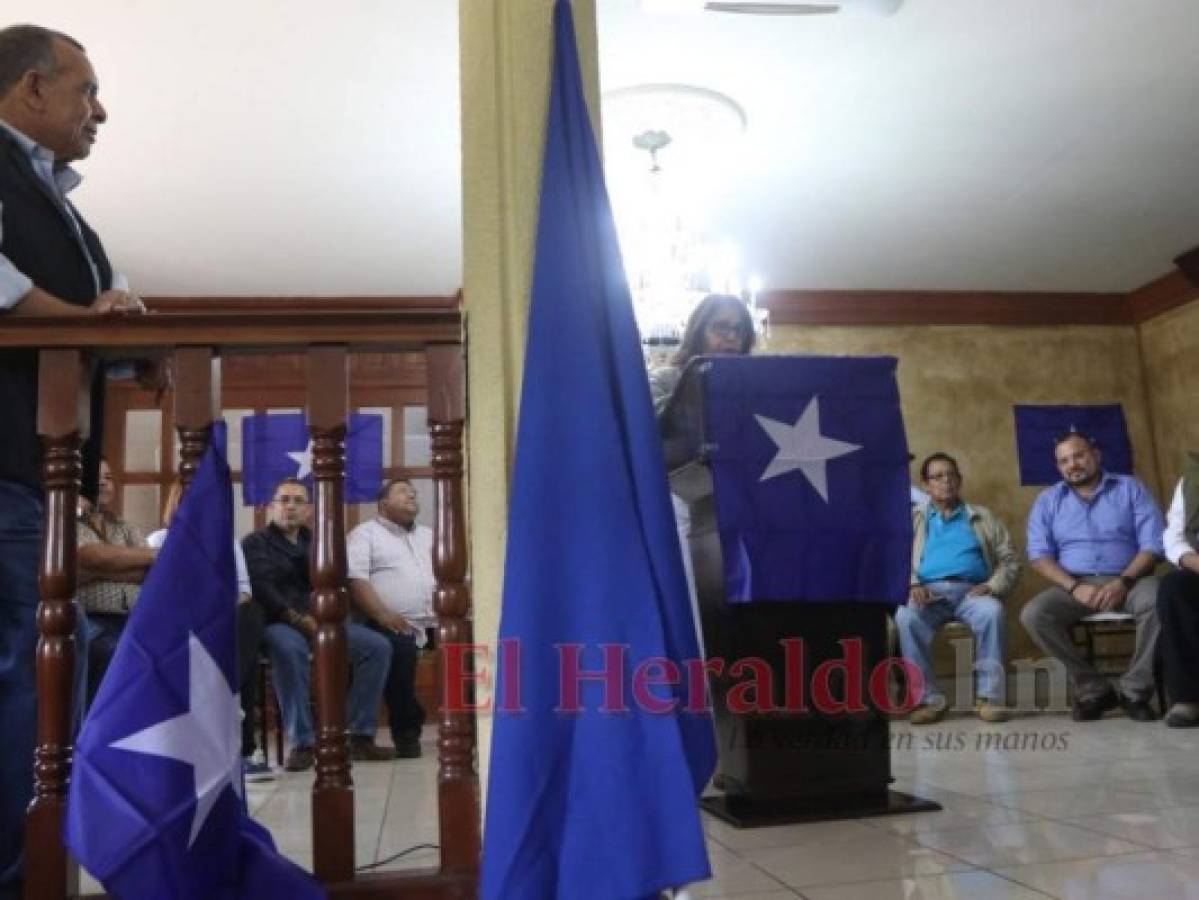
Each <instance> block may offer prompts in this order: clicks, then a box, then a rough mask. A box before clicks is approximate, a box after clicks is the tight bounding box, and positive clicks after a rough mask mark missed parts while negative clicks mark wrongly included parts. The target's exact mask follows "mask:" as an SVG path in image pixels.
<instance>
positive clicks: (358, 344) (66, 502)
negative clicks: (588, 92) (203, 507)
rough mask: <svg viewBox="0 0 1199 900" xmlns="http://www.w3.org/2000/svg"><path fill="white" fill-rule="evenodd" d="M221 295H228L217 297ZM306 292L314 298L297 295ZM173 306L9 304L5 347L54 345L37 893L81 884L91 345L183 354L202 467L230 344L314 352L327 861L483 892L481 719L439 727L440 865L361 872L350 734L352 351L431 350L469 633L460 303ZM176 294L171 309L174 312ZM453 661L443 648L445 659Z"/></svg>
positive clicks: (322, 873)
mask: <svg viewBox="0 0 1199 900" xmlns="http://www.w3.org/2000/svg"><path fill="white" fill-rule="evenodd" d="M217 305H220V304H217ZM300 306H301V307H304V304H300ZM313 306H314V305H313V304H307V308H300V309H291V310H289V309H286V308H284V305H283V304H281V303H267V304H264V308H262V309H253V310H248V309H244V308H233V307H234V304H225V305H224V308H223V309H213V310H211V311H209V310H197V309H195V308H192V307H187V308H186V309H180V308H178V307H175V308H171V305H170V304H169V303H168V304H164V305H163V306H162V307H161V308H160V310H158V311H154V312H152V313H150V314H148V315H145V316H139V317H131V318H127V319H126V318H115V317H95V318H89V317H80V318H70V319H62V318H55V319H34V318H29V319H20V318H7V319H5V320H4V322H3V327H2V328H0V347H26V348H36V349H38V350H40V351H41V353H40V357H41V366H40V371H41V378H40V382H39V398H38V401H39V419H38V429H39V432H40V433H41V434H42V435H43V442H44V444H45V447H46V454H45V458H44V461H43V473H44V476H45V481H46V487H47V507H46V508H47V517H48V522H47V527H46V529H45V536H44V539H43V552H42V556H41V558H42V563H41V573H40V579H39V580H40V584H41V590H42V597H41V603H40V605H39V609H38V628H39V641H38V668H37V676H38V684H37V691H38V708H39V712H38V737H37V741H38V746H37V750H36V763H37V765H36V775H35V779H36V786H35V800H34V803H33V804H32V805H31V807H30V813H29V818H28V828H27V835H28V839H27V845H26V884H27V887H26V897H30V898H32V897H36V898H37V900H59V898H64V900H65V898H66V897H68V896H70V895H71V893H72V892H73V890H74V882H73V880H72V879H73V873H72V872H71V871H70V867H69V866H68V864H67V858H66V854H65V852H64V850H63V847H62V844H61V839H60V837H59V836H60V835H61V833H62V822H63V819H64V816H65V807H66V790H67V779H68V776H69V767H70V761H71V752H72V747H71V745H70V741H71V737H70V694H71V684H72V682H73V672H74V666H75V659H74V657H75V648H74V620H75V617H76V614H77V610H76V606H75V601H74V600H73V599H72V597H73V594H74V589H75V573H74V560H75V528H74V508H75V503H74V501H75V497H76V495H77V491H78V486H79V476H80V463H79V442H80V435H81V434H84V433H86V431H87V426H88V423H87V422H86V421H84V419H85V418H86V404H79V403H78V393H79V389H80V386H81V384H83V383H84V381H83V380H82V372H83V365H82V359H83V355H82V354H83V353H84V352H86V353H91V354H96V355H101V356H106V357H123V358H129V357H136V356H163V355H168V354H171V355H173V366H174V371H175V379H176V385H175V390H176V397H175V404H174V408H175V425H176V428H177V430H178V432H179V435H180V439H181V449H182V452H181V460H180V474H181V476H182V477H183V478H184V480H185V481H188V480H190V478H191V476H192V475H193V474H194V472H195V469H196V467H197V465H198V462H199V459H200V457H201V455H202V454H203V451H204V449H205V447H206V445H207V443H208V440H209V439H210V436H211V425H212V422H213V420H214V419H215V418H217V417H218V416H219V415H220V407H219V397H220V387H219V385H220V359H221V357H223V356H228V355H230V354H248V353H256V354H276V353H303V354H306V355H307V357H308V364H309V378H308V403H307V407H308V413H309V422H310V431H311V434H312V437H313V441H314V449H315V458H314V471H315V475H316V479H317V488H316V509H315V514H316V521H315V523H314V529H313V530H314V535H315V542H314V547H313V559H312V563H311V565H312V573H313V587H314V605H313V609H314V612H315V614H316V618H317V620H318V623H319V625H318V635H317V641H316V649H315V653H314V665H315V672H314V678H313V690H314V697H315V700H316V708H317V722H316V725H317V736H318V746H317V757H318V772H317V779H316V782H315V783H314V787H313V812H314V815H313V840H314V856H313V859H314V868H315V872H316V875H317V877H318V878H320V879H321V880H322V881H323V882H324V883H325V884H326V886H327V887H328V888H329V891H330V895H331V896H334V897H350V896H353V897H379V898H382V897H393V896H419V897H455V898H457V897H463V898H465V897H471V896H473V895H474V890H475V877H476V873H477V868H478V859H479V847H480V827H481V822H480V808H479V807H480V805H479V786H478V775H477V765H476V747H475V728H474V721H473V719H472V718H471V717H470V716H468V715H466V714H463V713H461V712H443V714H442V716H441V720H440V734H439V740H438V796H439V803H438V807H439V815H440V824H441V841H442V849H441V867H440V869H438V870H424V871H411V872H408V871H406V872H395V873H372V874H370V875H368V876H360V877H355V873H354V867H353V864H354V855H353V854H354V838H353V830H352V827H347V823H352V821H353V802H354V801H353V787H352V781H351V778H350V775H351V770H350V766H349V760H348V747H347V746H346V722H345V713H346V710H345V677H346V665H345V659H346V646H345V633H344V622H345V619H346V615H347V612H348V599H347V593H346V586H345V578H346V576H345V534H344V529H342V527H341V525H342V521H343V519H342V501H341V495H342V484H341V480H342V477H343V472H344V439H345V420H346V416H347V415H348V398H347V393H346V387H347V383H348V364H347V362H348V356H347V353H348V351H350V350H361V351H366V352H376V353H377V352H380V351H392V350H406V351H412V350H423V351H424V353H425V357H426V361H427V362H426V370H427V372H428V401H427V408H428V418H429V430H430V434H431V438H432V441H433V446H434V461H433V467H434V471H435V496H434V551H433V552H434V573H435V576H436V579H437V587H436V594H435V610H436V612H437V615H438V629H439V633H440V635H441V637H442V640H443V641H463V642H469V640H470V633H471V628H470V622H469V608H470V602H469V601H470V597H469V591H468V588H467V586H466V583H465V573H466V533H465V527H464V521H465V516H464V501H463V496H464V494H463V485H462V479H463V472H462V456H463V454H462V432H463V425H464V421H463V419H464V416H465V408H466V406H465V377H464V369H465V366H464V360H463V353H462V346H461V341H462V318H461V314H460V312H459V311H458V310H457V309H456V308H452V307H450V306H449V305H448V304H429V305H421V304H419V303H411V302H398V301H397V302H383V301H380V302H377V303H373V304H369V305H366V306H365V307H364V306H361V305H353V304H348V306H349V308H346V309H333V308H330V306H331V304H330V305H329V306H320V305H319V304H318V305H317V306H319V308H313ZM168 309H170V311H168ZM439 665H440V660H439Z"/></svg>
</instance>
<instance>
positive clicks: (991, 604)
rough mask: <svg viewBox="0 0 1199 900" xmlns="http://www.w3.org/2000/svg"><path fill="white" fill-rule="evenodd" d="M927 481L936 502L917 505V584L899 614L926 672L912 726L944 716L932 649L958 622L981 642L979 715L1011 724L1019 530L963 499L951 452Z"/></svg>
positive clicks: (908, 652) (913, 655) (931, 462)
mask: <svg viewBox="0 0 1199 900" xmlns="http://www.w3.org/2000/svg"><path fill="white" fill-rule="evenodd" d="M920 478H921V480H922V481H923V482H924V488H925V490H926V491H927V492H928V495H929V502H928V503H927V504H922V505H919V506H914V507H913V508H912V525H913V529H914V532H915V539H914V541H913V542H912V589H911V593H910V595H909V598H908V605H907V606H902V607H900V608H899V609H898V610H896V613H895V625H896V628H897V629H898V631H899V641H900V646H901V648H902V650H903V656H904V659H906V660H908V661H909V662H911V663H913V664H915V665H916V666H917V667H918V668H919V669H920V672H921V674H922V675H923V676H924V692H923V696H922V697H921V698H920V705H919V706H917V707H916V708H915V709H914V710H913V711H912V716H911V721H912V724H913V725H929V724H931V723H933V722H936V721H938V720H939V719H940V718H941V717H942V716H943V715H944V714H945V710H946V708H947V707H948V705H949V704H948V703H947V701H946V699H945V694H944V692H943V691H942V690H941V688H940V686H939V685H938V684H937V679H936V676H935V675H934V674H933V666H932V659H931V656H930V652H929V651H930V648H931V646H932V641H933V635H934V634H936V631H937V629H938V628H940V627H941V626H942V625H945V624H948V623H949V622H952V621H958V622H964V623H965V624H966V625H967V626H968V627H969V628H970V630H971V631H972V632H973V633H974V637H975V641H976V643H977V647H978V650H977V656H978V661H977V662H976V664H975V669H976V671H977V672H978V695H977V698H976V700H975V709H976V710H977V711H978V715H979V717H980V718H982V719H983V720H984V721H987V722H1002V721H1005V720H1006V719H1007V718H1008V711H1007V709H1006V707H1005V706H1004V668H1003V661H1004V608H1003V597H1004V596H1006V595H1007V594H1008V592H1009V591H1011V589H1012V588H1013V587H1014V586H1015V584H1016V580H1017V579H1018V578H1019V577H1020V563H1019V562H1018V560H1017V559H1016V551H1015V549H1014V548H1013V547H1012V538H1011V535H1010V534H1009V533H1008V530H1007V529H1006V528H1005V527H1004V526H1003V523H1002V522H1000V521H999V520H998V519H997V518H995V516H993V515H992V514H991V512H990V511H989V510H987V509H986V508H984V507H982V506H974V505H971V504H968V503H965V502H963V500H962V494H961V489H962V474H961V471H960V470H959V469H958V464H957V461H956V460H955V459H954V458H953V457H952V456H950V455H949V454H947V453H934V454H932V455H931V456H929V457H928V458H927V459H926V460H925V461H924V463H923V464H922V465H921V467H920Z"/></svg>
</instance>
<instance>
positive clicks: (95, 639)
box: [87, 613, 129, 709]
mask: <svg viewBox="0 0 1199 900" xmlns="http://www.w3.org/2000/svg"><path fill="white" fill-rule="evenodd" d="M128 622H129V616H119V615H107V614H104V613H88V614H87V623H88V636H87V707H88V709H91V707H92V703H93V702H94V701H95V699H96V691H98V690H100V682H101V681H103V680H104V673H105V672H107V671H108V665H109V663H111V662H112V658H113V655H114V654H115V653H116V652H117V644H119V643H120V642H121V635H122V634H124V633H125V625H126V624H127V623H128Z"/></svg>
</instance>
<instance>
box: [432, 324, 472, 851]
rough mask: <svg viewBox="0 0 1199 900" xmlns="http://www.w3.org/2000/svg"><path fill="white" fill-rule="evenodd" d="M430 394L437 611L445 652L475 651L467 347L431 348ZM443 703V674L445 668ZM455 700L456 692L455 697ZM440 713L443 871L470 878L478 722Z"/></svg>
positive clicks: (458, 713)
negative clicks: (466, 487)
mask: <svg viewBox="0 0 1199 900" xmlns="http://www.w3.org/2000/svg"><path fill="white" fill-rule="evenodd" d="M425 361H426V372H427V376H428V390H429V401H428V410H429V433H430V436H431V438H432V443H433V460H432V462H433V492H434V499H433V506H434V510H435V516H436V518H435V520H434V525H433V574H434V576H435V577H436V579H437V586H436V588H435V589H434V591H433V608H434V611H435V612H436V613H437V634H438V642H437V645H438V647H439V648H444V647H446V646H447V645H449V644H469V643H471V640H472V638H471V635H472V628H471V623H470V620H469V619H468V618H467V615H468V613H469V612H470V591H469V589H468V588H467V586H466V524H465V519H466V517H465V506H464V504H463V491H462V462H463V457H462V427H463V422H464V420H465V416H466V396H465V364H464V360H463V353H462V346H461V345H458V344H453V345H432V346H430V347H428V348H426V350H425ZM442 653H443V651H442V650H440V649H439V659H438V671H439V672H441V673H442V678H441V679H440V680H441V681H442V682H443V691H442V693H443V695H445V694H446V691H445V689H444V688H445V685H444V673H445V667H444V666H443V665H441V660H442V659H443V656H442ZM455 693H456V692H455ZM444 700H445V697H444V696H443V702H442V708H441V722H440V731H439V735H438V740H437V749H438V769H437V782H438V788H439V789H438V817H439V820H438V821H439V827H440V834H441V868H442V871H444V872H455V873H463V874H472V873H475V872H477V871H478V868H479V853H480V829H481V823H480V815H481V814H480V806H479V776H478V772H477V771H476V766H475V723H474V717H473V714H471V713H469V712H466V711H464V710H461V709H454V708H452V706H451V705H450V704H449V703H446V702H444Z"/></svg>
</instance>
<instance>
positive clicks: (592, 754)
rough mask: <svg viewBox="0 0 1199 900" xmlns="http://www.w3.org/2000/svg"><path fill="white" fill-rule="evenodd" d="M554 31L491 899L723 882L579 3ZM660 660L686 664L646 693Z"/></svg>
mask: <svg viewBox="0 0 1199 900" xmlns="http://www.w3.org/2000/svg"><path fill="white" fill-rule="evenodd" d="M554 36H555V37H554V63H553V69H552V75H551V78H552V87H551V89H550V91H551V92H550V103H549V113H548V114H549V121H548V124H547V127H546V146H545V157H544V171H543V176H542V187H541V208H540V214H539V218H538V225H537V248H536V263H535V265H534V273H533V290H532V297H531V301H530V308H529V336H528V345H527V347H526V349H525V367H524V383H523V387H522V391H521V401H520V422H519V425H518V428H517V438H516V462H515V466H514V471H513V476H512V502H511V505H510V508H509V528H508V546H507V561H506V564H505V568H504V596H503V612H502V615H501V619H500V638H501V640H503V641H506V642H509V643H508V644H507V646H518V647H519V651H520V660H519V663H518V664H517V665H518V666H519V671H517V669H516V667H515V666H514V667H513V668H512V669H509V668H508V667H503V666H502V667H501V668H500V670H499V674H498V677H497V688H496V696H497V697H502V696H506V695H507V694H506V692H507V691H509V690H510V689H511V690H513V691H515V692H517V693H519V695H520V696H519V699H518V701H517V702H519V704H520V705H521V707H522V709H521V710H520V711H519V712H518V711H515V710H513V709H507V710H504V709H497V710H496V712H495V716H494V720H493V721H494V725H493V732H492V741H491V770H490V772H491V774H490V780H489V782H488V799H487V827H486V831H485V835H484V843H483V866H482V874H481V878H480V885H479V896H480V897H481V898H483V900H557V898H567V897H569V898H571V900H616V898H624V900H637V898H648V897H653V898H657V897H658V892H659V891H660V890H661V889H663V888H668V887H678V886H681V885H684V884H687V883H689V882H693V881H700V880H704V879H706V878H708V877H709V876H710V872H711V870H710V868H709V865H708V857H707V850H706V847H705V844H704V833H703V828H702V826H701V823H700V816H699V809H698V799H699V793H700V791H701V790H702V789H703V787H704V785H705V784H706V783H707V781H708V778H709V777H710V776H711V773H712V770H713V768H714V764H715V760H716V752H715V751H716V747H715V737H714V734H713V728H712V719H711V715H710V714H709V712H708V709H707V704H706V695H705V693H704V689H703V685H702V677H701V679H700V682H701V683H700V685H699V686H698V688H697V689H696V690H695V692H694V693H691V692H690V691H689V689H688V684H687V681H688V679H687V676H686V675H685V674H683V671H684V670H683V667H684V665H686V663H687V661H688V660H690V661H692V662H693V663H698V662H699V660H700V653H699V646H698V638H697V635H696V625H695V621H694V619H693V617H692V615H691V605H690V601H689V599H688V594H687V587H686V581H685V579H684V575H683V563H682V555H681V553H680V551H679V539H678V532H677V530H676V527H675V522H674V515H673V513H672V511H671V505H670V493H669V490H668V488H667V483H666V465H665V462H664V460H663V456H662V445H661V441H660V438H659V437H658V428H657V422H656V421H655V419H654V412H653V406H652V404H651V402H650V392H649V381H648V378H647V375H646V371H645V363H644V360H643V358H642V355H641V346H640V340H639V337H638V334H637V326H636V323H635V321H634V319H633V304H632V301H631V299H630V296H629V289H628V285H627V283H626V282H625V276H624V269H623V266H622V265H621V260H620V250H619V248H618V246H617V243H616V231H615V228H614V227H613V223H612V211H611V209H610V207H609V205H608V197H607V191H606V189H605V186H604V180H603V172H602V169H601V167H600V160H599V154H598V152H597V150H596V146H595V137H594V135H593V133H592V130H591V121H590V119H589V118H588V115H587V105H586V101H585V100H584V98H583V91H582V84H581V80H580V77H579V68H578V56H577V50H576V47H575V38H574V26H573V24H572V21H571V13H570V4H569V3H567V2H565V0H559V2H558V3H557V4H556V6H555V8H554ZM576 651H577V653H578V656H577V658H576V657H573V656H571V654H572V653H574V652H576ZM569 659H575V660H576V662H577V663H578V665H577V666H576V665H575V664H574V663H572V662H570V661H569ZM647 667H648V668H647ZM600 668H606V669H607V670H608V671H609V672H611V673H612V677H613V679H614V680H615V681H616V682H617V684H614V685H612V686H611V690H610V692H609V691H606V690H605V687H606V686H604V685H596V684H594V683H591V682H588V683H586V684H585V685H582V686H581V687H580V690H579V693H578V696H577V697H575V696H574V693H573V692H572V691H571V690H570V689H569V688H568V686H567V684H566V682H567V681H569V680H570V676H569V673H570V672H573V671H579V670H585V671H587V672H595V671H596V670H597V669H600ZM691 668H692V670H694V668H695V667H694V666H692V667H691ZM650 670H652V671H653V672H655V673H657V674H663V673H669V672H673V674H674V675H676V676H677V677H676V678H675V679H674V680H673V682H671V678H670V675H665V677H664V678H663V679H662V680H659V681H657V682H656V684H655V685H654V686H653V687H647V686H645V685H644V684H642V687H643V688H644V689H645V690H644V691H643V692H642V691H639V690H638V689H637V688H636V685H637V683H638V681H637V678H638V676H637V675H636V673H642V675H644V674H645V673H646V672H648V671H650ZM655 677H656V675H655ZM680 680H681V681H682V684H680ZM605 694H607V696H606V697H605ZM576 701H577V702H576Z"/></svg>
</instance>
